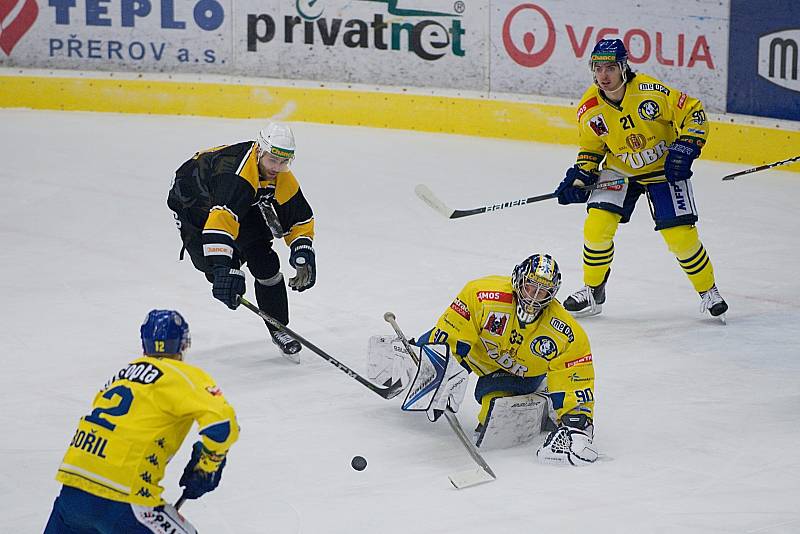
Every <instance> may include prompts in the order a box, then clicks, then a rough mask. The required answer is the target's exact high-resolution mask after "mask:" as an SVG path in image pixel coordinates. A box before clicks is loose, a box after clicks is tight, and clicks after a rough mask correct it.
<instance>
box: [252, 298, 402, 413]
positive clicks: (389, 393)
mask: <svg viewBox="0 0 800 534" xmlns="http://www.w3.org/2000/svg"><path fill="white" fill-rule="evenodd" d="M239 303H240V304H241V305H242V306H244V307H245V308H247V309H248V310H250V311H252V312H253V313H255V314H256V315H258V316H259V317H261V318H262V319H263V320H264V321H266V322H267V323H269V324H270V325H272V326H274V327H275V328H277V329H278V330H281V331H282V332H285V333H287V334H289V335H290V336H292V337H293V338H294V339H296V340H297V341H299V342H300V343H301V344H302V345H303V346H304V347H307V348H308V349H309V350H310V351H311V352H313V353H314V354H316V355H317V356H319V357H321V358H322V359H323V360H325V361H327V362H328V363H330V364H331V365H333V366H334V367H336V368H337V369H339V370H340V371H342V372H343V373H344V374H346V375H348V376H349V377H350V378H352V379H353V380H355V381H356V382H359V383H360V384H361V385H363V386H365V387H367V388H369V389H371V390H372V391H374V392H375V393H377V394H378V395H380V396H381V397H383V398H384V399H392V398H394V397H396V396H397V395H399V394H400V393H401V392H402V391H403V385H402V383H401V382H400V381H399V380H398V381H397V382H395V383H394V384H392V385H390V386H389V387H380V386H378V385H375V384H373V383H372V382H370V381H369V380H367V379H366V378H364V377H363V376H361V375H360V374H358V373H356V372H355V371H353V370H352V369H350V368H349V367H348V366H346V365H345V364H343V363H342V362H340V361H339V360H337V359H336V358H334V357H333V356H331V355H330V354H328V353H327V352H325V351H324V350H322V349H321V348H319V347H317V346H316V345H314V344H313V343H311V342H310V341H308V340H307V339H305V338H304V337H303V336H301V335H300V334H298V333H296V332H294V331H293V330H291V329H290V328H289V327H288V326H286V325H284V324H283V323H281V322H279V321H278V320H277V319H275V318H274V317H272V316H270V315H268V314H266V313H265V312H264V311H262V310H261V308H259V307H258V306H256V305H255V304H253V303H251V302H250V301H248V300H247V299H246V298H244V297H242V296H240V297H239Z"/></svg>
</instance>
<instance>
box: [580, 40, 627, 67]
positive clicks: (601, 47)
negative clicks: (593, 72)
mask: <svg viewBox="0 0 800 534" xmlns="http://www.w3.org/2000/svg"><path fill="white" fill-rule="evenodd" d="M595 63H621V64H627V63H628V50H627V49H626V48H625V43H623V42H622V40H621V39H600V40H599V41H597V44H596V45H594V49H592V55H591V56H590V58H589V66H590V67H592V68H594V64H595Z"/></svg>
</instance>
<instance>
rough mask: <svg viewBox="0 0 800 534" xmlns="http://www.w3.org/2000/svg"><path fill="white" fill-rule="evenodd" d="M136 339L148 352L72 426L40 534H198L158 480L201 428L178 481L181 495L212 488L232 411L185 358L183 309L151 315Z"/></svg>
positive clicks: (234, 431)
mask: <svg viewBox="0 0 800 534" xmlns="http://www.w3.org/2000/svg"><path fill="white" fill-rule="evenodd" d="M141 337H142V347H143V349H144V356H142V357H140V358H137V359H135V360H133V361H132V362H130V363H129V364H127V365H126V366H125V367H123V368H122V369H121V370H120V371H119V372H118V373H116V374H115V375H114V376H112V377H111V379H110V380H109V381H108V383H106V385H105V386H104V387H103V388H102V389H101V390H100V391H99V392H98V393H97V395H96V396H95V399H94V402H93V404H92V409H91V411H90V412H89V413H87V414H86V415H84V416H83V417H82V418H81V420H80V422H79V423H78V428H77V430H76V431H75V433H74V435H73V436H72V440H71V441H70V444H69V447H68V448H67V452H66V454H65V455H64V460H63V462H62V463H61V466H60V467H59V469H58V473H57V475H56V479H57V480H58V481H59V482H61V483H62V484H63V487H62V489H61V493H60V494H59V496H58V497H57V498H56V500H55V503H54V504H53V511H52V512H51V514H50V519H49V521H48V522H47V526H46V527H45V534H84V533H86V534H90V533H91V534H113V533H121V532H125V533H126V534H135V533H153V532H158V533H164V534H167V533H169V534H180V533H194V532H196V531H195V529H194V527H192V525H191V524H190V523H189V522H188V521H186V519H184V518H183V517H182V516H181V515H179V514H178V513H177V510H176V509H175V508H174V507H173V506H172V505H169V504H166V503H165V502H164V499H163V498H162V497H161V493H162V492H163V491H164V488H163V487H162V486H160V485H159V482H161V479H162V478H163V477H164V471H165V469H166V467H167V464H168V463H169V461H170V460H171V459H172V457H173V456H174V455H175V453H176V452H177V450H178V449H179V448H180V446H181V444H182V443H183V440H184V439H185V438H186V435H187V434H188V432H189V430H190V429H191V427H192V425H193V424H194V423H195V422H197V424H198V426H199V429H200V430H199V433H200V437H201V439H200V441H197V442H196V443H195V444H194V447H193V449H192V456H191V460H190V461H189V463H188V464H187V465H186V468H185V469H184V472H183V476H182V477H181V479H180V482H179V484H180V485H181V486H183V487H184V491H183V496H184V497H185V498H187V499H197V498H199V497H200V496H202V495H203V494H205V493H207V492H209V491H212V490H214V489H215V488H216V487H217V485H218V484H219V482H220V478H221V476H222V469H223V468H224V467H225V461H226V454H227V452H228V449H229V448H230V447H231V445H232V444H233V443H234V442H235V441H236V440H237V438H238V436H239V425H238V423H237V422H236V414H235V413H234V411H233V408H232V407H231V405H230V404H228V402H227V401H226V400H225V397H223V396H222V392H221V391H220V389H219V388H218V387H217V385H216V383H215V382H214V380H213V379H212V378H211V377H210V376H209V375H208V374H206V373H205V372H204V371H203V370H201V369H200V368H198V367H195V366H193V365H189V364H188V363H186V362H184V361H183V355H184V353H185V351H186V349H188V348H189V345H190V342H191V338H190V336H189V325H188V324H186V321H185V320H184V319H183V317H182V316H181V314H180V313H178V312H176V311H172V310H152V311H150V313H148V315H147V318H146V319H145V322H144V323H143V324H142V327H141Z"/></svg>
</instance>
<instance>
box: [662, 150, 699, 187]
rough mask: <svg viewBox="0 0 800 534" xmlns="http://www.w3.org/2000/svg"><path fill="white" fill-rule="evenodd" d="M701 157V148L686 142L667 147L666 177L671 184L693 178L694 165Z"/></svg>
mask: <svg viewBox="0 0 800 534" xmlns="http://www.w3.org/2000/svg"><path fill="white" fill-rule="evenodd" d="M699 155H700V147H698V146H697V145H693V144H691V143H687V142H686V141H680V140H679V141H675V142H674V143H672V144H671V145H669V146H668V147H667V159H666V160H665V162H664V176H666V178H667V181H668V182H669V183H674V182H679V181H681V180H688V179H689V178H691V177H692V174H694V173H693V172H692V163H693V162H694V160H695V159H696V158H697V157H698V156H699Z"/></svg>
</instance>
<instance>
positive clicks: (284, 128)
mask: <svg viewBox="0 0 800 534" xmlns="http://www.w3.org/2000/svg"><path fill="white" fill-rule="evenodd" d="M256 142H257V143H258V157H259V159H261V158H263V157H265V156H266V157H269V158H270V160H272V161H274V162H275V163H276V164H277V165H278V166H279V171H280V172H285V171H288V170H289V165H290V164H291V163H292V160H293V159H294V151H295V144H294V133H292V129H291V128H290V127H289V125H288V124H283V123H281V122H272V121H270V122H269V123H267V125H266V126H265V127H264V128H263V129H262V130H261V131H260V132H258V137H257V138H256Z"/></svg>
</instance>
